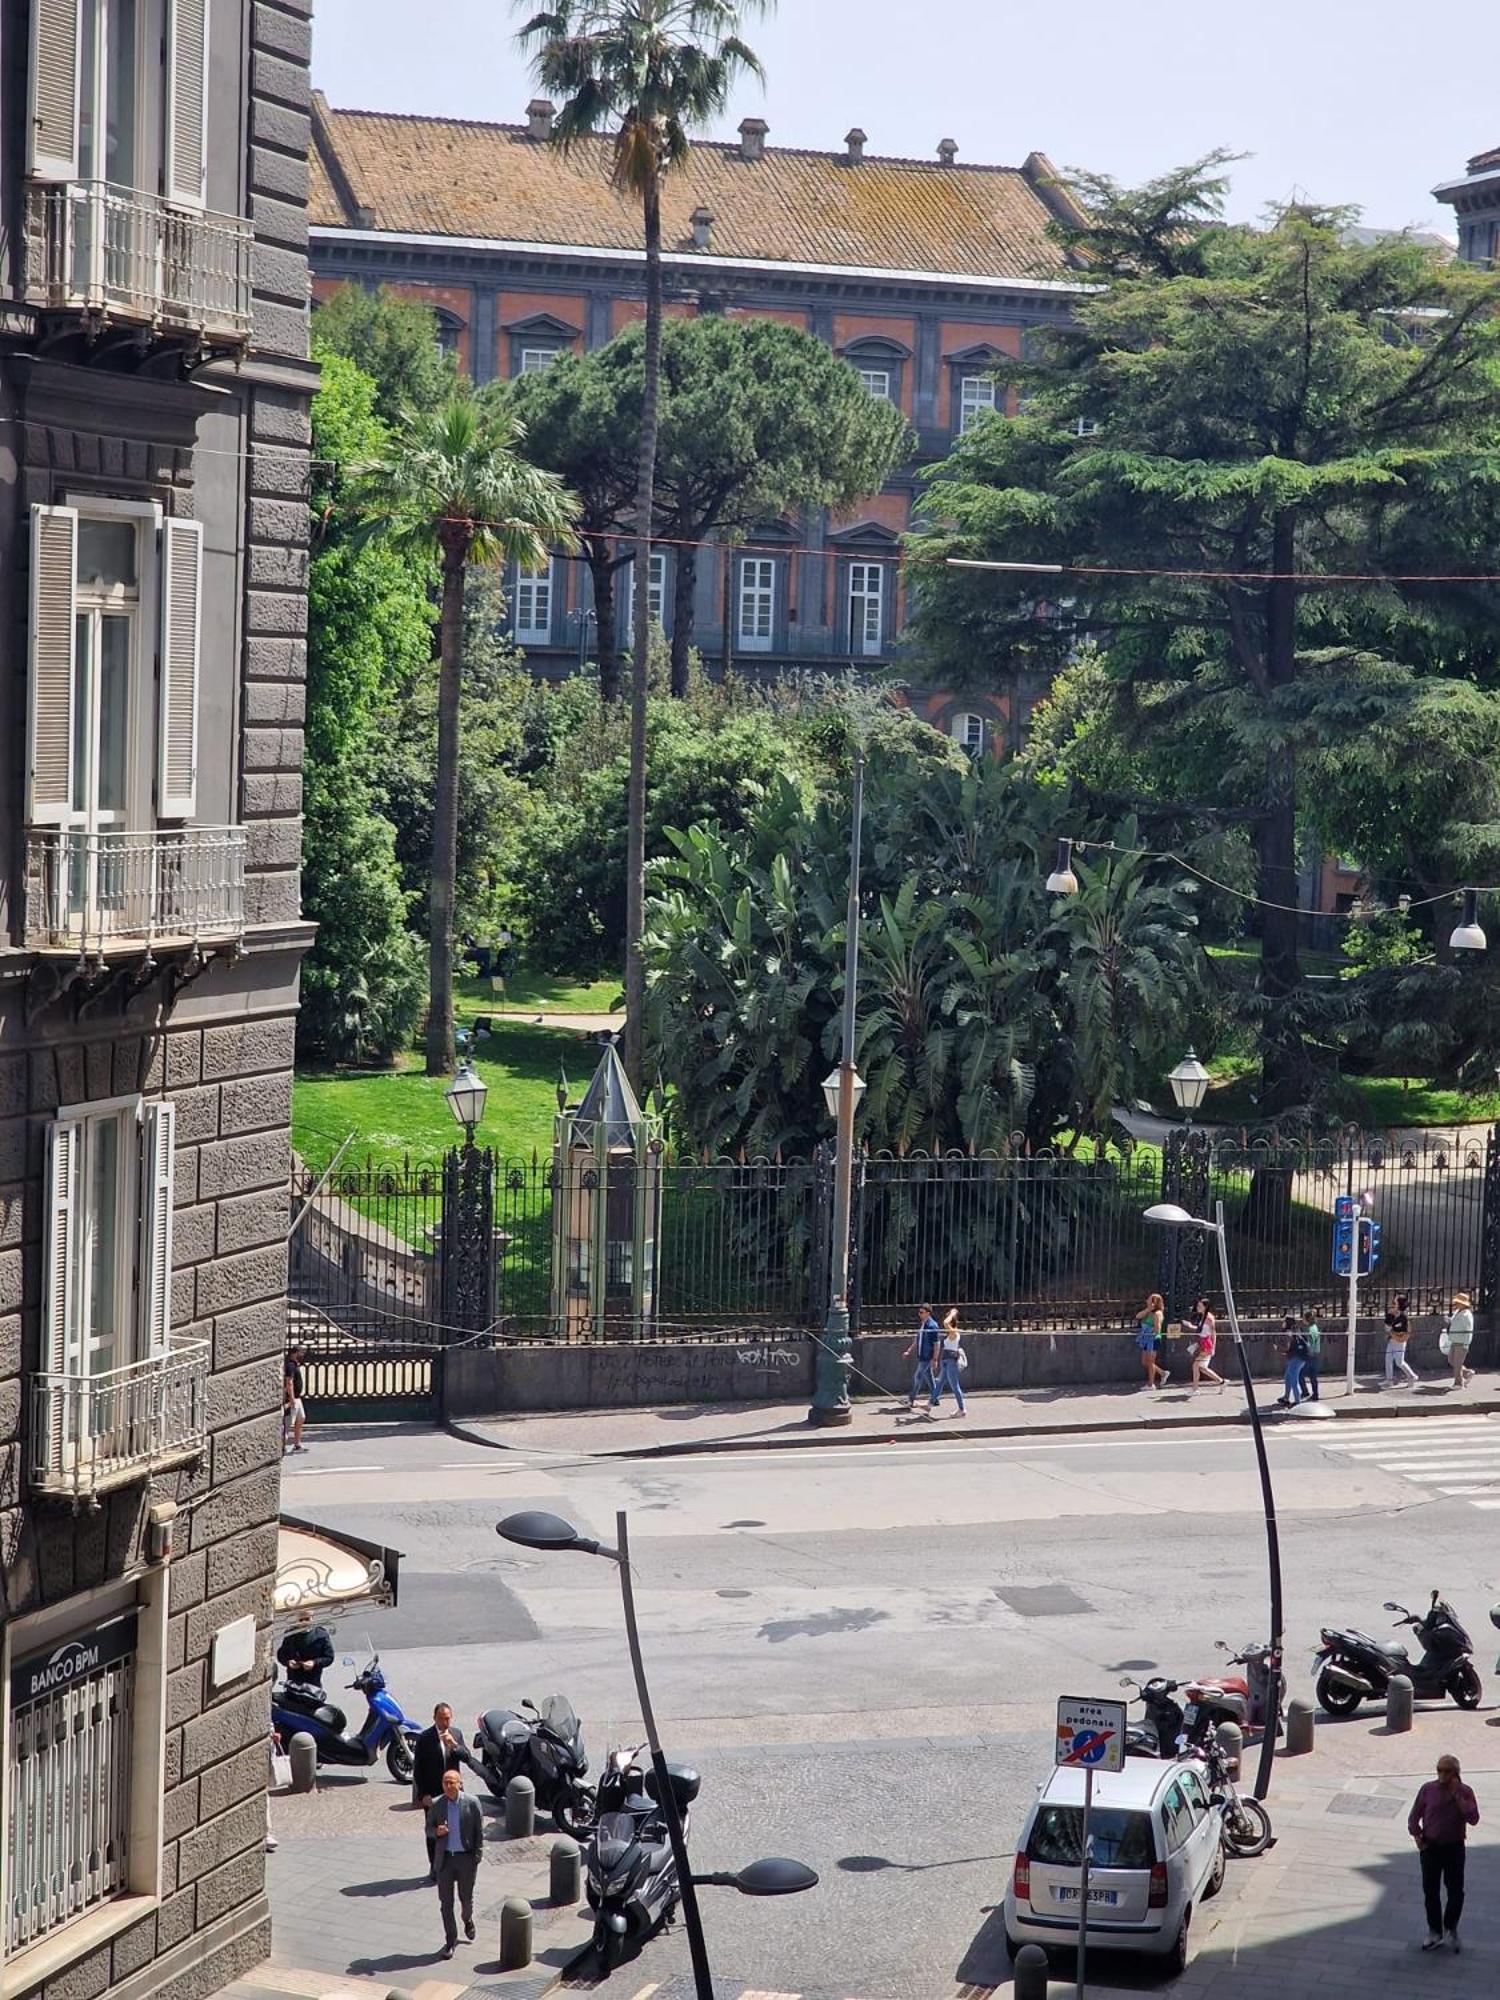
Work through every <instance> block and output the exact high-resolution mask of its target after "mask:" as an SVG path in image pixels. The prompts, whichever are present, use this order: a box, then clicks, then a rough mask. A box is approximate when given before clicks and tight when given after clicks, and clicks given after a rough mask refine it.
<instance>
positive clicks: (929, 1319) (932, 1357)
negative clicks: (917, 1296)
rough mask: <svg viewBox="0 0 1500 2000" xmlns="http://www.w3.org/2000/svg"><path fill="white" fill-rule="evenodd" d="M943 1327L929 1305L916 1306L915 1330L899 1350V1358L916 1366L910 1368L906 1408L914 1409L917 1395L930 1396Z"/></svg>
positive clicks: (935, 1373) (935, 1374)
mask: <svg viewBox="0 0 1500 2000" xmlns="http://www.w3.org/2000/svg"><path fill="white" fill-rule="evenodd" d="M942 1337H943V1329H942V1328H941V1327H940V1326H939V1325H938V1323H937V1320H936V1318H935V1317H934V1315H933V1310H932V1307H931V1306H918V1307H917V1330H916V1332H915V1333H914V1334H913V1335H912V1337H911V1341H910V1344H909V1345H908V1346H906V1347H904V1348H903V1349H902V1350H901V1359H902V1360H903V1361H911V1360H912V1359H913V1358H915V1361H916V1366H915V1367H914V1368H913V1370H912V1376H911V1393H910V1395H909V1396H908V1397H907V1399H906V1407H907V1409H908V1410H915V1409H916V1407H917V1399H918V1397H919V1396H930V1395H931V1394H932V1390H933V1384H934V1381H935V1379H936V1376H937V1351H938V1343H939V1342H940V1341H941V1340H942Z"/></svg>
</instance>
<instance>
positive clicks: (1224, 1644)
mask: <svg viewBox="0 0 1500 2000" xmlns="http://www.w3.org/2000/svg"><path fill="white" fill-rule="evenodd" d="M1214 1645H1215V1647H1216V1648H1217V1650H1218V1651H1219V1652H1221V1653H1227V1652H1228V1651H1229V1641H1228V1640H1227V1639H1215V1640H1214Z"/></svg>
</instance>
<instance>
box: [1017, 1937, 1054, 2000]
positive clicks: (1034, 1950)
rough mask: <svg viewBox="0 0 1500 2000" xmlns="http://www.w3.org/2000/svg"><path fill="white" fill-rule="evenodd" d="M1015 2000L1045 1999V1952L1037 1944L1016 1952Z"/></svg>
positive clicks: (1024, 1946) (1025, 1945)
mask: <svg viewBox="0 0 1500 2000" xmlns="http://www.w3.org/2000/svg"><path fill="white" fill-rule="evenodd" d="M1015 1963H1016V2000H1047V1954H1046V1952H1044V1951H1043V1950H1042V1947H1041V1946H1040V1945H1039V1944H1023V1945H1022V1947H1021V1949H1020V1950H1019V1951H1018V1952H1017V1953H1016V1960H1015Z"/></svg>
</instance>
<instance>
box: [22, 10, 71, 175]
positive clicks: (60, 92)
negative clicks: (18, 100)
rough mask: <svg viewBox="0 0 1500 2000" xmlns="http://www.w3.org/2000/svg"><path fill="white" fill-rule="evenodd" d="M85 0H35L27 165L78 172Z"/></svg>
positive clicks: (39, 170)
mask: <svg viewBox="0 0 1500 2000" xmlns="http://www.w3.org/2000/svg"><path fill="white" fill-rule="evenodd" d="M82 17H83V0H32V4H31V18H32V26H31V90H30V95H29V97H28V100H27V107H26V108H27V115H28V126H27V138H26V171H27V172H28V173H30V174H33V175H34V176H35V177H36V178H37V179H38V180H43V181H76V180H77V178H78V83H79V72H80V70H81V67H82V65H81V63H80V61H79V51H80V46H81V41H82Z"/></svg>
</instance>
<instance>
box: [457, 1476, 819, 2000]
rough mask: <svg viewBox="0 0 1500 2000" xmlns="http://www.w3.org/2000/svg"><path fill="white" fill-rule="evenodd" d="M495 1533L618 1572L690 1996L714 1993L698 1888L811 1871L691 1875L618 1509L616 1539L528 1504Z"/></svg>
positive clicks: (794, 1885) (803, 1880)
mask: <svg viewBox="0 0 1500 2000" xmlns="http://www.w3.org/2000/svg"><path fill="white" fill-rule="evenodd" d="M495 1533H496V1534H497V1535H499V1536H500V1537H501V1538H502V1540H504V1541H507V1542H514V1543H516V1545H517V1546H518V1547H520V1548H523V1549H537V1550H539V1551H540V1552H541V1553H542V1554H544V1555H554V1554H556V1553H558V1552H559V1551H560V1550H563V1549H574V1550H576V1551H577V1552H578V1553H579V1554H580V1555H586V1556H603V1558H604V1559H605V1561H606V1562H612V1563H613V1564H614V1565H615V1567H616V1569H617V1570H618V1571H619V1573H620V1602H621V1605H622V1606H623V1608H624V1613H625V1640H626V1644H627V1645H628V1646H629V1648H630V1667H631V1672H632V1673H633V1674H634V1676H635V1692H636V1698H637V1700H638V1701H639V1702H640V1705H641V1720H642V1721H643V1722H644V1723H645V1725H646V1741H647V1743H648V1745H649V1746H650V1749H651V1769H652V1773H653V1775H654V1776H655V1779H656V1799H657V1803H658V1804H659V1805H660V1807H661V1809H662V1816H663V1817H664V1818H665V1820H666V1822H667V1838H668V1840H669V1841H670V1842H671V1844H672V1859H673V1861H674V1862H675V1863H676V1864H677V1885H678V1889H679V1892H680V1894H681V1896H682V1921H683V1926H684V1928H685V1929H686V1931H687V1938H688V1953H689V1956H690V1957H691V1959H692V1962H693V1988H694V1992H695V1994H696V1995H697V2000H714V1982H713V1974H712V1973H711V1972H710V1971H709V1966H708V1943H707V1940H706V1939H705V1938H704V1935H703V1919H702V1916H701V1915H700V1914H699V1910H698V1894H697V1892H698V1890H699V1888H700V1887H701V1888H712V1889H736V1890H738V1891H739V1893H740V1895H742V1896H796V1895H799V1894H800V1893H801V1892H802V1891H803V1890H804V1889H815V1888H816V1887H817V1886H818V1877H817V1874H816V1872H815V1870H813V1869H811V1868H809V1867H808V1866H807V1865H806V1864H805V1863H804V1862H801V1861H790V1860H787V1859H786V1858H785V1857H784V1856H772V1857H768V1858H767V1859H766V1860H763V1861H752V1862H750V1863H748V1864H747V1865H746V1866H745V1867H744V1868H740V1869H736V1870H734V1871H733V1872H720V1873H717V1874H708V1875H695V1874H694V1873H693V1872H692V1867H691V1865H690V1863H689V1861H688V1851H687V1831H686V1829H685V1828H684V1826H683V1824H682V1814H681V1812H680V1811H679V1809H678V1805H677V1794H676V1792H675V1790H674V1789H673V1786H672V1782H671V1778H670V1776H669V1774H668V1771H667V1760H666V1755H665V1753H664V1752H663V1750H662V1747H661V1738H660V1737H659V1736H658V1734H657V1731H656V1711H655V1709H654V1708H653V1707H652V1705H651V1689H650V1687H649V1686H648V1685H647V1682H646V1663H645V1661H644V1660H643V1659H642V1657H641V1635H640V1631H639V1628H638V1627H637V1625H636V1618H635V1592H634V1590H633V1589H632V1587H631V1580H630V1542H629V1534H628V1528H627V1519H626V1516H625V1514H624V1512H623V1511H622V1512H620V1513H618V1514H616V1515H615V1536H616V1544H617V1545H616V1546H615V1547H614V1548H611V1547H610V1546H609V1544H608V1543H607V1542H600V1541H596V1540H594V1539H593V1538H592V1537H591V1536H588V1535H581V1534H580V1533H579V1532H578V1530H577V1529H576V1528H575V1527H574V1526H573V1523H572V1522H571V1521H565V1520H564V1519H563V1518H562V1516H561V1515H560V1514H548V1513H546V1512H544V1511H542V1510H541V1509H528V1510H527V1511H526V1512H525V1513H521V1514H507V1515H506V1517H505V1519H504V1520H503V1521H497V1522H496V1523H495Z"/></svg>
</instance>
